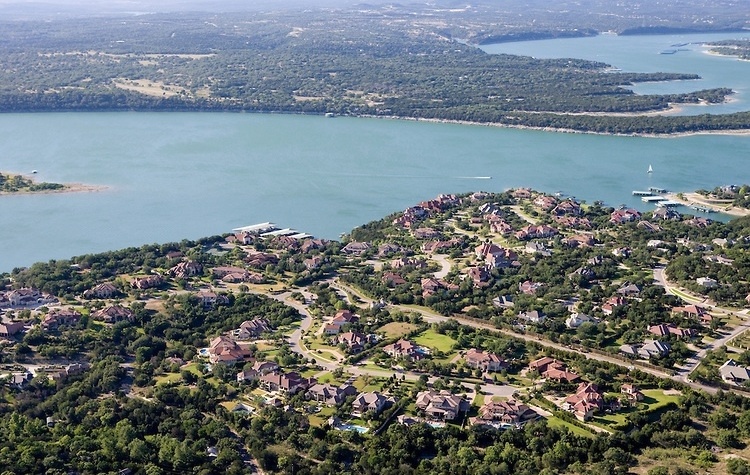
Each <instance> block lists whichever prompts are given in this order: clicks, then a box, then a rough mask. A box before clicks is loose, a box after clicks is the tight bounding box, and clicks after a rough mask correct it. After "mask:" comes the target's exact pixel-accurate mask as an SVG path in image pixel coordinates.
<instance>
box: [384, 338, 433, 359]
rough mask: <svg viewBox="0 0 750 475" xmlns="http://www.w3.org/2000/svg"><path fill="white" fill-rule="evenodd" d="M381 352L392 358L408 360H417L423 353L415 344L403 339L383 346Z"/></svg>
mask: <svg viewBox="0 0 750 475" xmlns="http://www.w3.org/2000/svg"><path fill="white" fill-rule="evenodd" d="M383 351H384V352H385V353H386V354H387V355H390V356H391V357H393V358H405V359H409V360H419V359H421V358H422V357H423V355H424V351H423V350H422V349H421V348H420V347H419V346H418V345H417V344H416V343H414V342H411V341H409V340H404V339H401V340H398V341H397V342H396V343H393V344H391V345H386V346H384V347H383Z"/></svg>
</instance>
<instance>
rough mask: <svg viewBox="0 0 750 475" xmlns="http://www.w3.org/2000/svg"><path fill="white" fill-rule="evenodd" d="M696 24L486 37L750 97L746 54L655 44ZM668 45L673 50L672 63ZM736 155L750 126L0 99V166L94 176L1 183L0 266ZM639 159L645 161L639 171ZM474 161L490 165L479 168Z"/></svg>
mask: <svg viewBox="0 0 750 475" xmlns="http://www.w3.org/2000/svg"><path fill="white" fill-rule="evenodd" d="M709 36H711V35H709ZM719 37H721V38H725V37H727V36H726V35H719ZM703 38H707V36H706V35H688V36H680V37H667V36H659V37H625V38H618V37H614V36H600V37H597V38H587V39H581V40H555V41H553V42H526V43H511V44H504V45H494V46H492V47H488V48H487V49H488V50H490V51H493V52H512V53H517V54H529V55H533V56H542V51H546V52H547V53H548V54H551V55H555V56H557V55H560V56H576V57H583V58H588V59H598V60H600V61H605V62H608V63H612V64H613V65H614V66H616V67H620V68H622V69H624V70H641V71H657V70H664V71H667V70H669V71H672V70H673V69H671V68H672V67H675V68H677V69H676V70H679V71H683V72H695V73H698V74H702V75H704V76H705V77H706V78H707V79H706V81H709V79H708V78H709V77H712V76H710V74H713V71H716V70H717V69H722V68H726V69H722V71H723V72H722V73H721V74H719V76H718V79H722V81H723V82H721V81H720V83H719V84H717V85H721V86H727V87H731V88H733V89H735V90H738V91H739V94H738V99H737V101H736V102H733V103H730V104H725V105H720V106H716V107H717V108H724V109H723V110H724V111H727V110H731V109H732V108H737V107H740V110H744V109H750V106H748V103H747V102H745V101H746V99H745V98H744V95H745V94H746V92H745V91H747V90H748V87H749V86H750V62H740V61H736V60H731V59H728V58H719V57H715V56H710V55H707V54H704V53H702V52H700V51H697V50H696V51H692V50H691V51H686V52H679V53H677V54H675V55H659V54H658V52H659V51H660V50H661V49H663V48H667V47H668V46H669V45H671V44H674V43H678V42H687V41H688V40H690V41H699V40H701V39H703ZM717 38H718V37H717ZM614 40H617V41H625V43H624V46H623V47H624V49H625V50H627V51H630V52H631V55H632V57H631V56H629V55H628V54H625V53H623V52H622V51H620V50H618V49H617V48H615V47H614V46H610V47H608V48H607V49H606V51H607V52H608V53H609V54H615V53H617V55H622V56H621V57H620V56H614V57H613V58H614V59H608V58H607V57H592V56H591V55H592V54H595V53H596V54H598V53H597V52H599V51H601V50H602V48H603V45H604V44H609V43H607V42H610V41H614ZM657 40H658V41H657ZM602 42H604V43H602ZM553 45H556V47H558V48H560V50H559V51H558V50H553V49H552V46H553ZM665 45H666V46H665ZM691 48H693V46H691ZM695 48H698V47H697V46H695ZM537 49H539V51H537ZM618 51H620V52H619V53H618ZM562 53H565V54H562ZM639 57H641V59H642V61H641V63H638V61H639V59H638V58H639ZM615 59H619V62H618V61H615ZM676 60H679V63H680V64H678V65H673V66H670V65H672V64H673V63H672V62H673V61H676ZM638 64H642V65H643V68H641V67H639V66H638ZM728 71H731V74H730V72H728ZM709 73H710V74H709ZM711 81H713V79H711ZM699 82H701V81H690V83H691V88H690V89H700V88H704V87H714V86H708V85H702V84H701V85H698V87H692V86H693V85H696V84H698V83H699ZM712 84H713V83H712ZM639 87H640V88H646V87H656V86H654V85H641V86H639ZM659 87H665V86H659ZM669 87H674V88H679V87H684V85H679V84H672V85H671V86H669ZM638 92H648V91H638ZM743 105H744V107H743ZM718 111H719V110H717V111H716V112H718ZM748 159H750V136H721V135H702V136H691V137H675V138H647V137H611V136H598V135H584V134H564V133H554V132H541V131H530V130H515V129H503V128H495V127H483V126H468V125H456V124H438V123H426V122H415V121H400V120H380V119H356V118H347V117H338V118H335V119H330V118H324V117H316V116H297V115H260V114H229V113H57V114H4V115H0V170H3V171H13V172H24V173H28V172H30V171H31V170H38V171H39V173H38V175H37V178H38V179H39V180H46V181H54V182H82V183H90V184H98V185H105V186H107V187H108V189H107V190H105V191H101V192H96V193H76V194H49V195H32V196H2V197H0V216H2V217H3V220H2V223H3V224H2V225H0V243H2V245H1V246H0V272H2V271H9V270H11V269H12V268H13V267H16V266H25V265H30V264H32V263H33V262H35V261H39V260H48V259H59V258H66V257H70V256H73V255H79V254H84V253H89V252H98V251H104V250H109V249H117V248H121V247H125V246H137V245H141V244H145V243H154V242H165V241H179V240H181V239H183V238H188V239H194V238H199V237H202V236H207V235H213V234H220V233H223V232H228V231H229V230H230V229H231V228H234V227H238V226H242V225H247V224H253V223H257V222H263V221H272V222H275V223H277V224H279V225H281V226H284V227H293V228H295V229H298V230H300V231H304V232H308V233H311V234H314V235H316V236H319V237H324V238H330V239H336V238H338V236H339V235H340V234H341V233H345V232H348V231H349V230H351V229H352V228H353V227H355V226H357V225H360V224H363V223H366V222H368V221H370V220H373V219H377V218H380V217H382V216H384V215H387V214H389V213H392V212H395V211H399V210H402V209H404V208H406V207H407V206H410V205H412V204H415V203H417V202H419V201H421V200H424V199H427V198H431V197H433V196H436V195H438V194H440V193H459V192H468V191H474V190H485V191H502V190H505V189H508V188H511V187H519V186H529V187H533V188H537V189H540V190H544V191H547V192H557V191H562V192H564V193H566V194H569V195H574V196H576V197H577V198H579V199H583V200H587V201H594V200H598V199H601V200H604V201H605V203H607V204H609V205H613V206H615V205H619V204H627V205H628V206H635V207H638V208H640V209H643V210H648V209H651V207H650V206H649V205H646V204H644V203H642V202H641V201H640V200H639V199H638V198H634V197H633V196H631V191H632V190H635V189H643V188H648V187H649V186H658V187H663V188H667V189H670V190H678V191H692V190H695V189H698V188H713V187H714V186H717V185H723V184H728V183H749V182H750V167H748ZM649 165H652V166H653V169H654V173H653V174H651V175H649V174H647V173H646V170H647V169H648V166H649ZM488 176H491V177H492V178H491V179H482V178H480V177H488Z"/></svg>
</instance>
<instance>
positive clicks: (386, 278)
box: [380, 272, 406, 287]
mask: <svg viewBox="0 0 750 475" xmlns="http://www.w3.org/2000/svg"><path fill="white" fill-rule="evenodd" d="M380 279H381V280H382V281H383V283H384V284H385V285H387V286H388V287H397V286H399V285H404V284H406V279H404V278H403V277H401V276H400V275H398V274H396V273H395V272H383V276H382V277H381V278H380Z"/></svg>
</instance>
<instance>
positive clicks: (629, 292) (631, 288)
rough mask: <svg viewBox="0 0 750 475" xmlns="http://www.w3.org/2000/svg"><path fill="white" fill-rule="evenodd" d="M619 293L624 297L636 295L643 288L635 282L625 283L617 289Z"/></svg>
mask: <svg viewBox="0 0 750 475" xmlns="http://www.w3.org/2000/svg"><path fill="white" fill-rule="evenodd" d="M617 293H618V295H622V296H624V297H634V296H636V295H638V294H640V293H641V288H640V287H638V286H637V285H635V284H631V283H625V284H623V285H622V286H620V288H619V289H617Z"/></svg>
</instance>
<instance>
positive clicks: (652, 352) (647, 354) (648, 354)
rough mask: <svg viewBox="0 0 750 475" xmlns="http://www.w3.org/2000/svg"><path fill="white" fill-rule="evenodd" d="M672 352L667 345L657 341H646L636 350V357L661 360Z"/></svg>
mask: <svg viewBox="0 0 750 475" xmlns="http://www.w3.org/2000/svg"><path fill="white" fill-rule="evenodd" d="M670 351H672V347H671V346H670V345H669V343H667V342H664V341H658V340H649V341H646V342H645V343H644V344H643V346H641V347H640V348H638V350H637V352H638V356H640V357H641V358H645V359H649V358H661V357H664V356H667V355H668V354H669V352H670Z"/></svg>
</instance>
